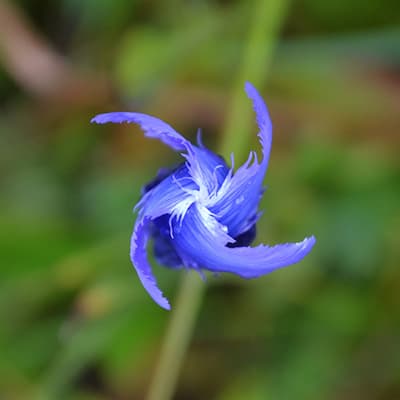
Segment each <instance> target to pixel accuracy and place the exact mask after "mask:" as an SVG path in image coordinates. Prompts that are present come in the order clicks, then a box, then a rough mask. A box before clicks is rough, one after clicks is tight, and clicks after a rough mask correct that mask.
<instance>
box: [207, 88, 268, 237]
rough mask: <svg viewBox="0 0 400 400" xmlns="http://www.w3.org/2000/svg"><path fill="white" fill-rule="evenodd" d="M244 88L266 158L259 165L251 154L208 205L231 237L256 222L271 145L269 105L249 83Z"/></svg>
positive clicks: (227, 179) (229, 176) (229, 175)
mask: <svg viewBox="0 0 400 400" xmlns="http://www.w3.org/2000/svg"><path fill="white" fill-rule="evenodd" d="M245 89H246V93H247V96H248V97H249V98H250V99H251V100H252V101H253V108H254V111H255V113H256V120H257V124H258V127H259V132H258V137H259V138H260V143H261V146H262V156H263V158H262V161H261V163H258V161H257V155H256V153H255V152H251V153H250V155H249V158H248V160H247V162H246V163H245V164H244V165H242V166H241V167H240V168H239V169H238V170H237V171H236V172H235V173H233V172H232V171H231V173H230V174H228V175H227V176H226V179H225V181H224V182H223V183H222V185H221V187H220V188H219V191H218V193H217V194H216V196H215V197H214V198H213V199H211V201H210V203H209V208H210V210H211V211H212V212H213V213H215V214H216V215H217V216H218V220H219V221H220V222H221V223H222V224H223V225H226V226H229V233H230V235H231V236H237V235H240V234H241V233H243V232H244V231H245V230H247V229H248V228H249V223H250V222H249V218H250V219H253V218H254V216H255V215H256V213H257V206H258V203H259V201H260V198H261V195H262V192H263V188H262V183H263V179H264V175H265V172H266V170H267V166H268V161H269V155H270V152H271V144H272V123H271V119H270V117H269V113H268V109H267V106H266V105H265V103H264V101H263V99H262V97H261V96H260V95H259V94H258V92H257V90H256V89H255V88H254V87H253V86H252V85H251V84H250V83H248V82H247V83H246V86H245Z"/></svg>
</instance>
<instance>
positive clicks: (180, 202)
mask: <svg viewBox="0 0 400 400" xmlns="http://www.w3.org/2000/svg"><path fill="white" fill-rule="evenodd" d="M196 189H198V187H197V185H196V183H195V182H193V180H192V179H191V176H190V175H189V172H188V169H187V166H186V164H181V165H180V166H179V167H178V168H177V169H176V170H175V171H174V172H173V173H172V174H171V175H169V176H167V177H166V178H165V179H164V180H162V181H161V182H160V183H159V184H158V185H157V186H155V187H154V188H152V189H150V190H149V191H148V192H147V193H145V195H144V196H143V197H142V198H141V199H140V201H139V203H138V204H137V205H136V206H135V209H139V210H140V211H139V212H140V215H141V216H142V217H144V216H146V217H149V218H151V219H155V218H157V217H159V216H161V215H164V214H174V215H176V216H180V217H183V216H184V214H185V212H186V209H187V208H188V207H189V206H190V205H191V204H192V203H193V201H195V199H194V197H193V195H192V192H193V191H194V190H196Z"/></svg>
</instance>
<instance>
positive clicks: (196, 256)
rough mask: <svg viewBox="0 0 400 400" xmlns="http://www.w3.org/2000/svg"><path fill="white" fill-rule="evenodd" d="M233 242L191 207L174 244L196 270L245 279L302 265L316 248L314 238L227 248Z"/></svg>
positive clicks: (206, 214) (202, 211)
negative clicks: (235, 275) (297, 264)
mask: <svg viewBox="0 0 400 400" xmlns="http://www.w3.org/2000/svg"><path fill="white" fill-rule="evenodd" d="M230 242H232V238H231V237H230V236H229V235H228V234H227V233H226V227H224V226H223V225H221V224H220V223H218V222H217V221H216V219H215V218H214V217H213V216H212V214H211V213H209V212H208V211H207V210H206V209H203V208H201V207H200V206H198V205H193V206H192V207H190V209H189V210H188V212H187V213H186V216H185V218H184V220H183V222H182V225H181V226H179V227H177V228H176V230H175V231H174V239H173V243H174V245H175V247H176V249H177V252H178V253H179V255H180V257H181V258H182V261H183V262H184V264H186V265H187V266H190V267H193V268H200V267H201V268H204V269H207V270H209V271H213V272H230V273H233V274H237V275H239V276H241V277H243V278H257V277H259V276H261V275H264V274H267V273H269V272H272V271H274V270H275V269H277V268H282V267H286V266H288V265H290V264H294V263H297V262H299V261H300V260H301V259H303V257H305V256H306V255H307V254H308V253H309V252H310V250H311V249H312V247H313V246H314V244H315V238H314V237H313V236H311V237H309V238H306V239H304V240H303V241H302V242H299V243H286V244H279V245H276V246H271V247H269V246H264V245H259V246H257V247H235V248H231V247H227V246H226V245H227V244H228V243H230Z"/></svg>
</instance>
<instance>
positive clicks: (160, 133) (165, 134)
mask: <svg viewBox="0 0 400 400" xmlns="http://www.w3.org/2000/svg"><path fill="white" fill-rule="evenodd" d="M90 122H96V123H97V124H106V123H107V122H114V123H119V124H120V123H122V122H128V123H135V124H138V125H140V127H141V128H142V129H143V131H144V133H145V135H146V136H147V137H149V138H154V139H159V140H161V141H162V142H163V143H165V144H166V145H167V146H169V147H171V148H172V149H173V150H177V151H181V150H186V147H187V146H188V145H189V146H190V142H189V141H187V140H186V139H185V138H184V137H183V136H182V135H181V134H179V133H178V132H176V131H175V129H173V128H172V127H171V126H170V125H168V124H167V123H166V122H164V121H161V120H160V119H158V118H156V117H152V116H151V115H147V114H141V113H132V112H111V113H105V114H99V115H96V116H95V117H94V118H92V119H91V121H90Z"/></svg>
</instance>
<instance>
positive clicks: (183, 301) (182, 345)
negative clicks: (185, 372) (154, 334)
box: [147, 271, 206, 400]
mask: <svg viewBox="0 0 400 400" xmlns="http://www.w3.org/2000/svg"><path fill="white" fill-rule="evenodd" d="M205 287H206V286H205V285H204V282H203V281H202V280H201V278H200V277H199V276H198V274H196V273H193V272H192V271H188V272H187V273H185V275H184V276H183V280H182V283H181V286H180V290H179V293H178V298H177V302H176V305H175V308H174V311H173V313H172V315H171V320H170V321H169V326H168V330H167V333H166V335H165V338H164V343H163V347H162V349H161V354H160V360H159V363H158V365H157V369H156V371H155V374H154V377H153V384H152V385H151V387H150V391H149V394H148V397H147V399H148V400H167V399H171V398H172V396H173V394H174V389H175V386H176V382H177V380H178V376H179V372H180V367H181V365H182V362H183V359H184V356H185V353H186V349H187V347H188V345H189V341H190V337H191V336H192V332H193V329H194V325H195V323H196V319H197V314H198V311H199V309H200V305H201V300H202V297H203V293H204V290H205Z"/></svg>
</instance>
